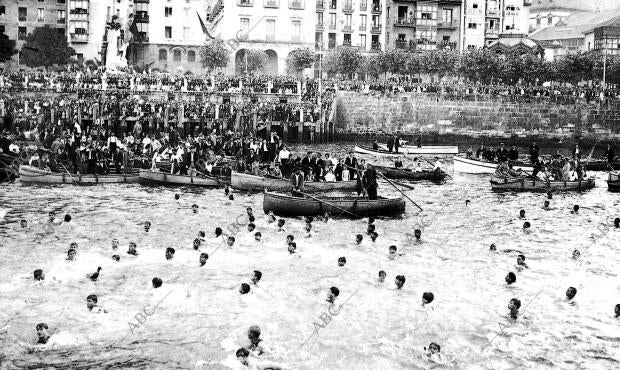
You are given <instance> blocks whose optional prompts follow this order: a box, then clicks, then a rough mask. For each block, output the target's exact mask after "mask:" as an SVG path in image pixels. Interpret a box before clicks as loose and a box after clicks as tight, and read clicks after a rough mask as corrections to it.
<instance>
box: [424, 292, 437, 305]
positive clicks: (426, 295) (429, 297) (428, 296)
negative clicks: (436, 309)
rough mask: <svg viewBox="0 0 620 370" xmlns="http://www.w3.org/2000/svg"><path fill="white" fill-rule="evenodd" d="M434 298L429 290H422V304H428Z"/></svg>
mask: <svg viewBox="0 0 620 370" xmlns="http://www.w3.org/2000/svg"><path fill="white" fill-rule="evenodd" d="M433 300H435V295H434V294H433V293H431V292H424V293H423V294H422V304H423V305H424V304H429V303H431V302H433Z"/></svg>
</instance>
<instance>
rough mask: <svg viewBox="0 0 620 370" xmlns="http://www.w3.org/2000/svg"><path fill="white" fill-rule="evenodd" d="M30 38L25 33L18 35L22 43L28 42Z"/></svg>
mask: <svg viewBox="0 0 620 370" xmlns="http://www.w3.org/2000/svg"><path fill="white" fill-rule="evenodd" d="M27 37H28V35H26V34H25V33H20V34H18V35H17V39H18V40H20V41H24V40H26V38H27Z"/></svg>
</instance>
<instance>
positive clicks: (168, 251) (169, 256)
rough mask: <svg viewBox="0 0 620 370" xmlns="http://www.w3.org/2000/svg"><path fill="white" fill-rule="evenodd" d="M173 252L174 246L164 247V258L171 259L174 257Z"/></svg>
mask: <svg viewBox="0 0 620 370" xmlns="http://www.w3.org/2000/svg"><path fill="white" fill-rule="evenodd" d="M174 252H175V250H174V248H172V247H168V248H166V259H167V260H171V259H172V258H173V257H174Z"/></svg>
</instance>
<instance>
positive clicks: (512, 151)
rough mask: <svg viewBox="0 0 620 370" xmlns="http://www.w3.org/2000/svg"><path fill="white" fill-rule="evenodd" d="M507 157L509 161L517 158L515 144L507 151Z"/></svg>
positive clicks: (517, 152) (517, 153)
mask: <svg viewBox="0 0 620 370" xmlns="http://www.w3.org/2000/svg"><path fill="white" fill-rule="evenodd" d="M508 159H509V160H511V161H518V160H519V150H517V146H516V145H513V146H512V148H510V150H509V151H508Z"/></svg>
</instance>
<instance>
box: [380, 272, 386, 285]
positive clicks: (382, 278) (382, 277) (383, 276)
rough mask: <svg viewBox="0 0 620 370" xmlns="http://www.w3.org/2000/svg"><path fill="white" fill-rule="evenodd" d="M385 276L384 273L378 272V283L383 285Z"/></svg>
mask: <svg viewBox="0 0 620 370" xmlns="http://www.w3.org/2000/svg"><path fill="white" fill-rule="evenodd" d="M386 276H387V274H386V273H385V271H383V270H381V271H379V282H380V283H383V282H384V281H385V277H386Z"/></svg>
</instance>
